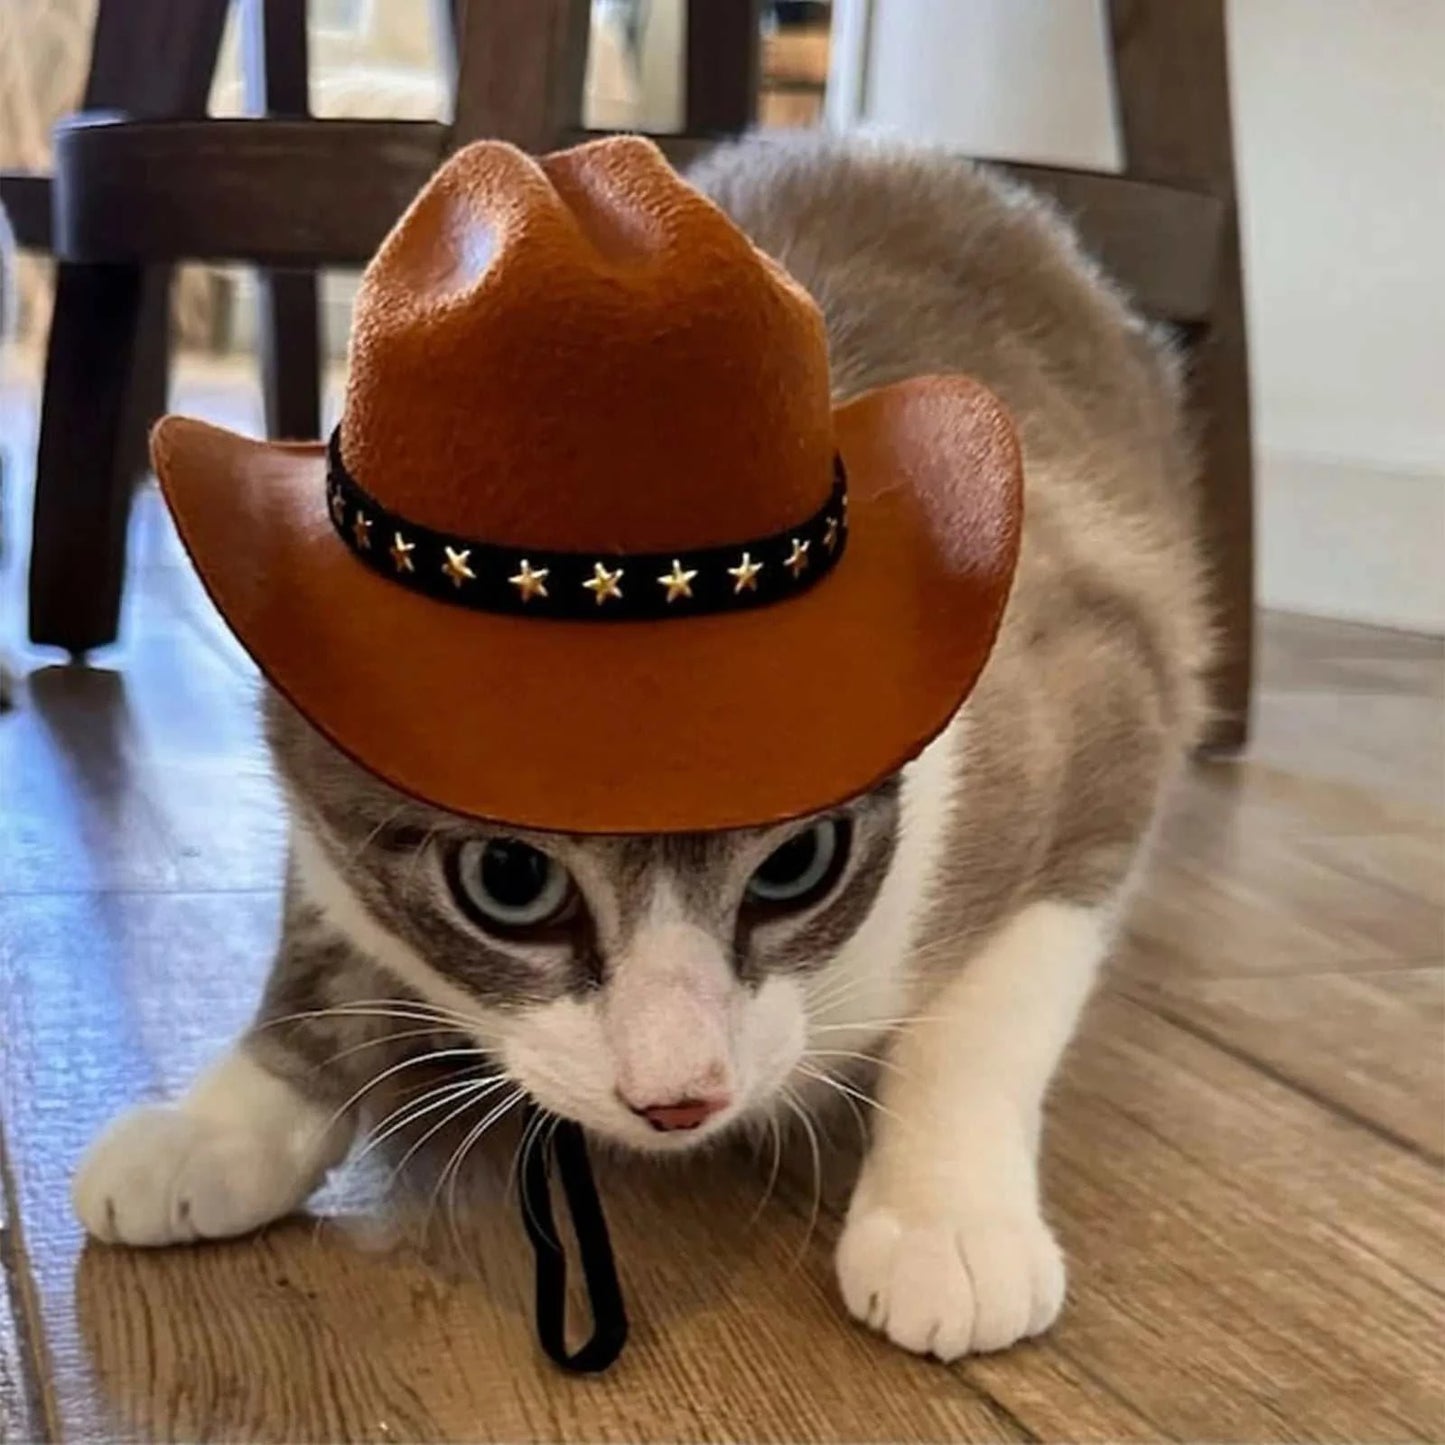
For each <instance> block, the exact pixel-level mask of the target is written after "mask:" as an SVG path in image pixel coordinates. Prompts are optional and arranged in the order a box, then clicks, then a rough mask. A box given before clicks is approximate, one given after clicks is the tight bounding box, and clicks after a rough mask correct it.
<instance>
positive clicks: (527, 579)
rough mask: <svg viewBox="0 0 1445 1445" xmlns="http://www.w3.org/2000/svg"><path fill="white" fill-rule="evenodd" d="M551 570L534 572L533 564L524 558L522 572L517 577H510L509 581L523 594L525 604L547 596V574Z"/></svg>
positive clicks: (547, 568)
mask: <svg viewBox="0 0 1445 1445" xmlns="http://www.w3.org/2000/svg"><path fill="white" fill-rule="evenodd" d="M550 570H551V569H550V568H549V567H538V568H536V569H535V570H533V567H532V564H531V563H530V562H529V561H527V559H526V558H525V557H523V558H522V570H521V571H520V572H518V573H517V575H516V576H515V577H508V578H507V581H508V582H510V583H511V584H512V586H513V587H515V588H516V589H517V591H518V592H519V593H521V596H522V601H523V602H530V601H531V600H532V599H533V598H534V597H545V596H546V595H547V573H548V572H549V571H550Z"/></svg>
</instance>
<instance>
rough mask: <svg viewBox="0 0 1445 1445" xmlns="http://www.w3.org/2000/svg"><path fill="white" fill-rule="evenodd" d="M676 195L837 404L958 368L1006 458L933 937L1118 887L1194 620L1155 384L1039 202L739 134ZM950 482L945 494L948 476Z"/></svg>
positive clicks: (1187, 553) (1056, 221) (1178, 448)
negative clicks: (1009, 543) (995, 411)
mask: <svg viewBox="0 0 1445 1445" xmlns="http://www.w3.org/2000/svg"><path fill="white" fill-rule="evenodd" d="M692 179H694V180H695V182H696V183H697V184H698V185H699V186H700V187H701V188H702V189H703V190H704V191H706V192H707V193H708V194H710V195H711V196H712V197H713V198H714V199H715V200H717V201H718V203H719V204H720V205H722V206H723V208H724V209H725V210H727V211H728V212H729V214H731V215H732V216H733V217H734V219H735V220H736V221H737V222H738V223H739V224H740V225H741V226H742V227H743V229H744V230H746V231H747V232H748V233H749V234H750V235H751V236H752V237H753V239H754V240H755V241H756V242H757V244H758V245H759V246H760V247H761V248H762V249H763V250H765V251H767V252H769V253H770V254H771V255H773V256H775V257H777V259H778V260H779V261H781V262H782V263H783V265H784V266H786V267H787V269H788V270H789V271H790V272H792V274H793V275H794V276H795V277H796V278H797V279H798V280H799V281H800V282H801V283H802V284H803V285H804V286H805V287H806V288H807V289H808V290H809V291H810V292H811V294H812V295H813V296H814V297H815V299H816V300H817V301H818V303H819V305H820V306H821V307H822V310H823V313H824V316H825V318H826V320H827V325H828V337H829V347H830V360H831V365H832V372H833V381H834V386H835V389H836V391H837V392H838V393H839V394H840V396H849V395H852V394H855V393H857V392H859V391H863V390H865V389H867V388H869V387H872V386H877V385H883V384H886V383H888V382H892V381H896V380H900V379H902V378H904V377H907V376H914V375H924V374H928V373H931V372H949V371H961V372H966V373H968V374H970V375H972V376H975V377H977V378H979V379H980V380H982V381H983V382H985V383H986V384H987V385H988V386H989V387H991V388H992V389H993V390H994V391H995V392H996V393H997V394H998V395H999V396H1000V397H1001V398H1002V400H1003V401H1004V403H1005V404H1006V406H1007V407H1008V409H1009V411H1010V412H1011V414H1012V416H1013V418H1014V422H1015V425H1016V426H1017V429H1018V433H1019V437H1020V440H1021V442H1022V446H1023V456H1024V489H1025V500H1024V532H1023V547H1022V551H1021V554H1020V558H1019V565H1018V570H1017V573H1016V576H1015V580H1014V585H1013V591H1012V594H1011V596H1010V599H1009V604H1008V608H1007V610H1006V613H1005V616H1004V622H1003V627H1002V630H1001V632H1000V635H999V638H998V641H997V643H996V644H995V648H994V652H993V656H992V658H991V659H990V662H989V665H988V667H987V668H985V670H984V673H983V677H982V678H981V679H980V682H979V684H978V686H977V687H976V688H975V691H974V693H973V695H972V696H971V698H970V700H969V703H968V705H967V707H966V708H965V709H964V712H963V714H961V715H960V718H959V719H958V720H957V722H956V725H955V728H954V729H952V730H951V732H950V735H951V736H952V737H954V738H956V739H957V740H958V750H957V751H956V753H955V757H956V759H957V762H958V767H959V768H960V770H961V771H960V773H959V777H960V787H959V797H960V798H961V799H963V800H964V801H963V803H962V804H961V805H960V809H959V811H958V812H957V813H956V814H955V816H954V819H953V822H952V824H951V825H950V837H949V842H948V844H947V845H946V846H947V854H946V856H947V858H948V862H947V863H946V864H944V865H942V866H943V867H944V869H945V875H944V876H945V878H946V883H945V885H944V886H943V887H942V888H941V890H940V893H939V896H940V898H942V899H945V900H946V904H940V907H939V918H938V922H937V928H938V936H939V937H941V938H952V939H955V940H957V939H961V938H965V937H969V936H976V935H981V933H982V932H983V931H985V930H987V929H988V928H989V927H991V926H993V924H994V923H995V922H996V921H997V920H998V919H999V918H1000V917H1002V916H1003V915H1004V914H1005V913H1006V912H1007V910H1008V909H1009V908H1010V907H1012V906H1013V905H1014V902H1015V901H1017V900H1019V899H1022V898H1025V897H1028V896H1054V897H1067V898H1070V899H1074V900H1077V901H1098V900H1102V899H1103V898H1105V897H1107V896H1108V895H1109V893H1110V892H1111V891H1112V890H1113V889H1114V888H1116V887H1117V886H1118V884H1119V882H1120V880H1121V879H1122V877H1123V876H1124V873H1125V871H1126V870H1127V867H1128V861H1129V859H1130V858H1131V857H1132V856H1133V851H1134V849H1135V847H1136V846H1137V843H1138V840H1139V839H1140V838H1141V837H1142V836H1143V834H1144V832H1145V830H1146V827H1147V823H1148V819H1149V818H1150V816H1152V813H1153V810H1154V808H1155V806H1156V802H1157V799H1158V796H1159V792H1160V788H1161V785H1162V783H1163V781H1164V780H1165V779H1166V778H1167V777H1168V776H1169V775H1170V774H1171V773H1172V771H1173V769H1174V768H1175V767H1177V765H1178V763H1179V761H1180V759H1181V758H1182V757H1183V755H1184V752H1185V749H1186V748H1187V747H1188V746H1189V744H1190V743H1192V742H1193V741H1194V740H1195V739H1196V737H1197V736H1198V733H1199V729H1200V727H1201V723H1202V719H1203V687H1202V684H1201V678H1202V675H1203V672H1204V669H1205V666H1206V664H1207V658H1208V650H1209V649H1208V640H1209V635H1210V629H1209V624H1208V620H1207V615H1206V608H1205V605H1204V596H1205V589H1204V586H1203V581H1202V576H1203V574H1202V569H1201V568H1200V566H1199V563H1198V553H1197V538H1196V530H1197V529H1196V525H1195V516H1194V509H1195V487H1194V461H1193V456H1192V449H1191V446H1190V442H1189V437H1188V429H1187V427H1186V424H1185V420H1184V413H1183V404H1182V395H1181V386H1180V383H1179V376H1178V368H1177V366H1176V364H1175V360H1174V357H1173V355H1172V354H1171V351H1170V348H1169V346H1168V344H1167V342H1166V341H1165V340H1164V338H1163V337H1162V336H1161V335H1160V334H1159V333H1157V332H1156V331H1155V330H1154V329H1153V328H1152V327H1150V326H1148V325H1146V324H1145V323H1144V322H1143V321H1142V320H1141V319H1140V318H1139V317H1137V316H1136V315H1135V314H1134V313H1133V312H1132V311H1131V310H1130V308H1129V306H1128V305H1127V303H1126V301H1125V299H1124V297H1123V295H1122V293H1121V292H1120V291H1119V290H1118V289H1117V288H1116V287H1115V286H1113V285H1112V284H1111V283H1110V282H1109V281H1108V280H1107V279H1106V278H1105V277H1104V276H1103V275H1102V273H1101V272H1100V270H1099V268H1098V267H1097V266H1096V265H1095V264H1094V263H1093V262H1092V261H1091V260H1090V259H1089V257H1088V256H1087V255H1086V254H1085V253H1084V251H1083V250H1082V248H1081V247H1080V245H1079V242H1078V240H1077V238H1076V237H1075V235H1074V233H1073V231H1072V230H1071V228H1070V227H1069V225H1068V223H1067V222H1066V221H1065V220H1064V219H1063V218H1062V217H1061V216H1060V215H1059V214H1058V212H1057V211H1056V210H1055V209H1054V207H1053V206H1052V205H1051V204H1050V203H1049V202H1047V201H1045V200H1044V199H1042V198H1040V197H1039V196H1037V195H1035V194H1034V193H1032V192H1030V191H1029V190H1027V189H1025V188H1024V187H1022V186H1019V185H1017V184H1014V183H1012V182H1010V181H1007V180H1005V179H1003V178H1002V177H1000V176H998V175H996V174H991V173H989V172H988V171H986V170H983V169H980V168H978V167H976V166H974V165H972V164H970V163H969V162H967V161H964V160H960V159H958V158H955V157H952V156H948V155H946V154H943V153H941V152H938V151H934V150H926V149H920V148H916V147H908V146H902V145H899V144H897V143H895V142H883V141H877V140H860V139H858V138H848V139H841V138H830V137H828V136H825V135H821V134H806V133H795V134H794V135H791V136H766V135H763V136H754V137H751V138H748V139H746V140H744V141H742V142H740V143H738V144H736V145H732V146H726V147H722V148H720V149H718V150H717V151H715V152H713V153H712V154H710V155H709V156H708V157H707V158H705V159H704V161H703V162H702V163H701V164H700V165H699V166H698V167H697V169H696V170H695V171H694V173H693V176H692ZM966 484H967V479H966V478H965V477H960V485H966Z"/></svg>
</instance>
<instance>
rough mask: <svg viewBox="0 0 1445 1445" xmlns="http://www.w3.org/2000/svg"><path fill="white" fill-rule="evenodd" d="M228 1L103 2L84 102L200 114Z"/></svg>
mask: <svg viewBox="0 0 1445 1445" xmlns="http://www.w3.org/2000/svg"><path fill="white" fill-rule="evenodd" d="M229 7H230V0H100V3H99V5H98V6H97V8H96V14H95V32H94V34H93V36H92V38H91V44H90V74H89V75H88V76H87V78H86V82H85V96H84V100H83V101H82V108H83V109H85V110H118V111H124V112H125V113H126V114H127V115H131V116H135V117H137V118H141V119H146V118H161V117H181V116H201V115H204V114H205V113H206V99H207V97H208V96H209V94H210V90H211V77H212V76H213V75H214V74H215V70H216V57H217V55H218V54H219V52H220V48H221V32H222V31H223V30H224V29H225V27H226V11H227V10H228V9H229Z"/></svg>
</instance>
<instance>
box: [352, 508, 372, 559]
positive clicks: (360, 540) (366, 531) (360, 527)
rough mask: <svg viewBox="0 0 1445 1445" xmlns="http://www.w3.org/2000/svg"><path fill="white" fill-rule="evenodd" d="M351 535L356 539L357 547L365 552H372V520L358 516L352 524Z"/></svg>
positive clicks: (358, 514)
mask: <svg viewBox="0 0 1445 1445" xmlns="http://www.w3.org/2000/svg"><path fill="white" fill-rule="evenodd" d="M351 535H352V536H353V537H355V538H356V545H357V546H358V547H360V548H361V550H362V551H363V552H369V551H371V518H370V517H367V516H363V515H362V513H360V512H358V513H357V514H356V520H355V521H354V522H352V524H351Z"/></svg>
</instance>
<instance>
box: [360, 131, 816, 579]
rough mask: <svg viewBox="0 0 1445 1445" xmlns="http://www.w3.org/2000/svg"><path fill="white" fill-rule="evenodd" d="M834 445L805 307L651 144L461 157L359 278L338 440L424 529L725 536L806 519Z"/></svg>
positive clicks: (567, 539)
mask: <svg viewBox="0 0 1445 1445" xmlns="http://www.w3.org/2000/svg"><path fill="white" fill-rule="evenodd" d="M833 445H834V442H833V427H832V414H831V407H830V397H829V385H828V368H827V347H826V339H825V335H824V330H823V323H822V318H821V316H820V314H819V312H818V309H817V307H816V306H815V305H814V304H813V302H812V301H811V300H810V299H809V298H808V296H807V295H806V294H805V293H804V292H803V291H802V290H801V288H799V287H798V286H797V285H796V284H795V283H794V282H793V281H792V280H791V279H790V278H788V277H787V276H786V275H785V274H784V273H783V272H782V270H781V269H780V268H779V267H777V266H776V265H775V264H774V263H773V262H771V261H770V260H768V259H767V258H766V257H764V256H763V255H762V254H761V253H760V252H759V251H757V250H756V249H755V248H754V247H753V246H752V244H751V243H750V242H749V241H748V239H747V238H746V237H745V236H744V235H743V234H742V232H741V231H739V230H738V229H737V227H736V226H734V225H733V223H732V222H731V221H730V220H728V218H727V217H726V216H724V215H723V213H722V212H721V211H720V210H719V209H718V208H717V207H716V206H715V205H713V203H712V202H711V201H709V200H707V199H706V198H705V197H703V196H702V195H700V194H699V193H698V192H697V191H695V190H693V189H692V188H691V187H689V186H687V185H686V184H684V183H683V182H682V181H681V180H680V179H679V178H678V176H677V175H676V174H675V173H674V172H673V171H672V170H671V168H670V167H669V166H668V165H667V162H666V161H665V160H664V159H663V157H662V154H661V152H660V151H658V150H657V148H656V147H655V146H654V145H653V144H652V143H651V142H649V141H646V140H643V139H641V138H637V137H620V138H616V139H611V140H606V141H599V142H595V143H593V144H590V145H586V146H582V147H578V148H577V149H575V150H571V151H566V152H562V153H560V154H558V155H554V156H551V157H548V158H546V159H544V160H541V161H538V160H534V159H532V158H531V157H528V156H527V155H525V154H523V153H522V152H521V151H518V150H516V149H514V148H513V147H511V146H508V145H505V144H502V143H500V142H482V143H479V144H477V145H473V146H469V147H467V148H466V149H464V150H462V151H460V152H458V153H457V154H456V155H455V156H454V157H452V159H451V160H450V161H449V162H448V163H447V164H446V165H445V166H443V168H442V169H441V170H440V171H439V172H438V173H437V175H436V176H435V178H434V179H433V180H432V181H431V182H430V183H429V184H428V186H427V187H426V189H425V190H424V191H423V192H422V193H421V195H420V196H418V198H417V200H416V201H415V202H414V203H413V205H412V207H411V208H410V210H409V211H408V212H407V214H406V215H405V216H404V217H403V218H402V220H401V222H400V223H399V224H398V226H397V227H396V229H395V230H394V231H393V232H392V234H391V235H390V237H389V238H388V239H387V241H386V242H385V244H384V245H383V246H382V248H381V250H380V251H379V252H378V254H377V256H376V258H375V259H374V260H373V261H372V263H371V265H370V266H369V267H368V268H367V271H366V274H365V277H364V279H363V282H362V285H361V289H360V292H359V294H358V297H357V302H356V314H355V321H354V325H353V332H352V343H351V365H350V377H349V384H348V390H347V399H346V408H345V413H344V416H343V420H342V427H341V448H342V452H343V455H344V458H345V462H346V465H347V467H348V469H349V470H350V471H351V473H352V475H353V476H355V477H356V479H357V481H358V482H359V483H360V484H361V485H362V486H363V487H364V488H365V489H366V490H367V491H368V492H369V493H370V494H371V495H372V496H373V497H374V498H376V499H377V500H378V501H379V502H380V503H381V504H382V505H383V506H385V507H386V508H387V509H389V510H390V511H392V512H395V513H398V514H400V515H402V516H404V517H406V518H409V519H410V520H411V521H413V522H416V523H419V524H421V525H423V526H426V527H431V528H435V529H437V530H439V531H444V532H450V533H455V534H458V535H461V536H467V537H477V538H484V539H487V540H490V541H496V542H499V543H506V544H510V545H515V546H519V547H526V546H537V547H544V546H545V547H552V548H563V549H575V550H578V551H585V550H587V549H599V550H605V551H664V550H667V549H670V548H679V549H681V548H691V547H709V546H720V545H723V544H726V543H730V542H732V541H734V540H736V539H738V538H747V537H752V536H757V535H760V534H764V533H769V532H775V531H778V530H781V529H783V528H786V527H789V526H791V525H794V524H796V523H797V522H798V521H799V519H801V518H804V517H806V516H808V515H809V514H810V513H812V512H813V511H814V510H815V509H816V508H817V507H818V506H819V505H820V504H821V503H822V502H823V501H824V500H825V499H826V498H827V496H828V493H829V488H830V486H831V484H832V480H833V473H832V465H833Z"/></svg>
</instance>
